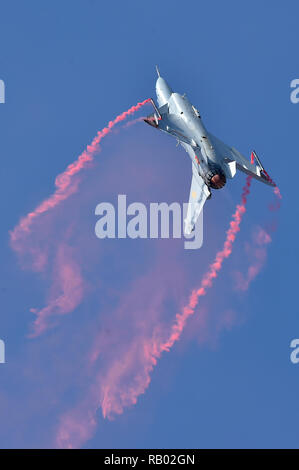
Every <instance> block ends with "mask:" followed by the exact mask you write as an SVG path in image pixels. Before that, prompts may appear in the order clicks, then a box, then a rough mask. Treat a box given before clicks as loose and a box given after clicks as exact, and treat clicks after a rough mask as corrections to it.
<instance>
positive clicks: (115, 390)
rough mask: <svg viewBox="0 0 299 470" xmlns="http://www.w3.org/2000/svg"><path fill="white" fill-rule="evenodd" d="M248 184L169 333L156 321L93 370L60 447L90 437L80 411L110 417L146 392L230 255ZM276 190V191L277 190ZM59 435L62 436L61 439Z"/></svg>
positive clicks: (64, 425)
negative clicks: (219, 247) (218, 246)
mask: <svg viewBox="0 0 299 470" xmlns="http://www.w3.org/2000/svg"><path fill="white" fill-rule="evenodd" d="M250 184H251V177H250V176H249V177H247V179H246V184H245V186H244V188H243V192H242V199H241V204H239V205H237V208H236V211H235V213H234V214H233V216H232V221H231V222H230V227H229V230H228V231H227V235H226V240H225V242H224V246H223V248H222V250H221V251H219V252H218V253H217V254H216V257H215V260H214V262H213V263H212V264H211V266H210V268H209V270H208V271H207V273H206V274H205V275H204V277H203V280H202V282H201V285H200V287H199V288H198V289H197V290H194V291H193V292H192V293H191V296H190V298H189V302H188V304H187V305H186V306H185V308H184V309H183V311H182V313H180V314H177V315H176V319H175V322H174V323H173V325H172V326H171V329H170V333H169V334H168V335H166V336H165V334H164V333H163V330H164V328H162V325H161V324H160V325H156V327H155V329H154V331H153V333H151V335H150V336H147V335H146V336H143V335H141V336H142V337H140V336H138V338H137V339H138V341H137V342H136V341H134V342H132V344H131V345H130V346H129V348H128V349H127V351H125V352H123V354H122V355H121V357H119V358H116V359H115V360H114V361H113V362H112V364H110V366H109V368H108V370H107V372H106V374H103V373H101V372H98V373H97V374H95V377H96V378H95V382H94V386H93V387H91V389H90V390H89V393H88V398H87V400H84V402H83V403H82V404H79V405H78V407H76V408H75V409H74V410H73V411H70V412H69V413H67V414H66V415H64V416H63V417H62V418H61V421H60V426H59V431H58V434H57V441H56V444H57V445H58V446H59V447H68V446H70V447H74V446H75V447H77V446H81V444H82V443H83V442H84V440H85V439H89V438H90V437H92V434H93V432H94V430H95V419H94V418H92V419H91V420H90V422H89V421H88V423H87V422H86V420H84V419H82V418H81V417H82V415H83V416H85V415H86V413H87V412H88V413H89V414H90V413H91V416H92V417H93V416H95V413H96V411H95V410H96V409H97V408H98V407H99V405H100V406H101V408H102V414H103V417H104V418H111V417H113V415H115V414H120V413H122V412H123V410H124V408H125V407H127V406H130V405H133V404H135V403H136V402H137V399H138V397H139V396H140V395H141V394H143V393H144V392H145V390H146V389H147V387H148V386H149V384H150V381H151V372H152V370H153V368H154V367H155V365H156V364H157V362H158V359H159V358H160V357H161V355H162V353H163V351H169V350H170V348H171V347H172V346H173V345H174V343H175V342H176V341H178V340H179V339H180V337H181V334H182V332H183V330H184V327H185V325H186V322H187V320H188V318H189V317H190V316H191V315H193V314H194V313H195V308H196V306H197V304H198V301H199V297H201V296H204V295H205V294H206V292H207V289H208V288H209V287H212V284H213V280H214V279H215V278H216V277H217V275H218V273H219V271H220V269H221V267H222V264H223V262H224V260H225V259H226V258H227V257H229V256H230V254H231V252H232V247H233V243H234V241H235V238H236V235H237V233H238V231H239V230H240V224H241V221H242V217H243V215H244V213H245V211H246V203H247V197H248V195H249V191H250ZM275 194H276V195H277V192H276V191H275ZM259 241H260V242H261V243H262V244H263V243H267V241H268V238H267V237H262V236H261V237H260V238H259ZM228 320H229V324H230V320H231V319H230V318H229V319H228ZM165 337H166V339H165ZM93 353H94V354H93ZM93 353H92V354H91V357H92V363H94V361H95V360H96V357H98V354H99V351H98V348H96V350H95V351H93ZM94 355H95V357H94ZM128 380H129V382H130V383H129V384H128ZM87 403H89V405H87ZM62 437H63V439H61V438H62Z"/></svg>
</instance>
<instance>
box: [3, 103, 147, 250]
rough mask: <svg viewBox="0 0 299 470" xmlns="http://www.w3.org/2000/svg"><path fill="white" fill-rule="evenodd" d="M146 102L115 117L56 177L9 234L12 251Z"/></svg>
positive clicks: (71, 192) (68, 191)
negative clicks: (118, 126) (117, 128)
mask: <svg viewBox="0 0 299 470" xmlns="http://www.w3.org/2000/svg"><path fill="white" fill-rule="evenodd" d="M148 102H150V98H148V99H146V100H144V101H142V102H140V103H138V104H137V105H136V106H132V107H131V108H129V109H128V110H127V111H124V112H123V113H121V114H120V115H119V116H117V117H116V118H115V119H114V120H113V121H110V122H109V123H108V126H106V127H104V128H103V129H102V130H100V131H99V132H98V133H97V135H96V137H95V138H94V139H93V141H92V142H91V144H90V145H88V146H87V148H86V150H84V152H82V153H81V155H80V156H79V157H78V158H77V160H75V161H74V162H73V163H71V164H70V165H68V167H67V168H66V170H65V171H64V172H63V173H61V174H60V175H58V176H57V177H56V179H55V186H56V190H55V192H54V193H53V194H52V195H51V196H50V197H49V198H47V199H45V200H44V201H43V202H42V203H41V204H39V205H38V206H37V207H36V209H35V210H34V211H33V212H30V213H29V214H27V216H26V217H23V218H22V219H21V220H20V222H19V224H18V225H17V226H16V227H15V228H14V230H13V231H12V232H10V239H11V244H12V247H13V248H14V249H16V250H18V245H17V244H18V240H19V239H20V238H21V236H22V234H23V233H24V232H28V231H29V228H30V226H31V224H32V222H33V220H34V219H35V218H36V217H38V216H39V215H40V214H43V213H45V212H47V211H48V210H50V209H53V208H54V207H55V206H57V205H58V204H59V203H60V202H61V201H63V200H65V199H67V198H68V197H69V196H70V195H71V194H73V193H74V192H75V191H76V190H77V186H76V185H72V184H71V183H72V177H73V176H74V175H76V174H77V173H79V172H80V171H81V170H82V169H83V168H85V167H86V165H87V164H88V163H90V162H92V161H93V158H94V155H95V154H96V153H97V152H98V151H99V144H100V142H101V140H102V139H103V138H104V137H105V136H106V135H107V134H109V132H111V129H112V128H113V127H114V126H115V125H116V124H118V123H119V122H121V121H124V120H125V119H126V118H127V117H128V116H130V115H131V114H134V113H135V112H136V111H138V110H139V109H140V108H141V107H142V106H144V105H145V104H146V103H148Z"/></svg>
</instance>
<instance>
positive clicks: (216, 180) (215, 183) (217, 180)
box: [211, 173, 226, 189]
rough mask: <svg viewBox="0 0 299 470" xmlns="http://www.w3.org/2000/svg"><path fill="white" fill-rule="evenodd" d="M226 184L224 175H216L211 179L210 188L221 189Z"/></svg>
mask: <svg viewBox="0 0 299 470" xmlns="http://www.w3.org/2000/svg"><path fill="white" fill-rule="evenodd" d="M225 183H226V178H225V175H224V174H219V173H217V174H216V175H214V176H213V177H212V178H211V186H212V188H215V189H221V188H223V186H224V185H225Z"/></svg>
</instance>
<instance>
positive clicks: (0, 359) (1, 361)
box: [0, 339, 5, 364]
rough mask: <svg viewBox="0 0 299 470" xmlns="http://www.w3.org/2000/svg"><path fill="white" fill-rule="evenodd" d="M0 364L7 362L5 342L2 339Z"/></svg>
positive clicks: (0, 341) (0, 342)
mask: <svg viewBox="0 0 299 470" xmlns="http://www.w3.org/2000/svg"><path fill="white" fill-rule="evenodd" d="M0 364H5V343H4V341H3V339H0Z"/></svg>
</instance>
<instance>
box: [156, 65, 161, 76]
mask: <svg viewBox="0 0 299 470" xmlns="http://www.w3.org/2000/svg"><path fill="white" fill-rule="evenodd" d="M156 71H157V75H158V77H161V75H160V70H159V67H158V65H156Z"/></svg>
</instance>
